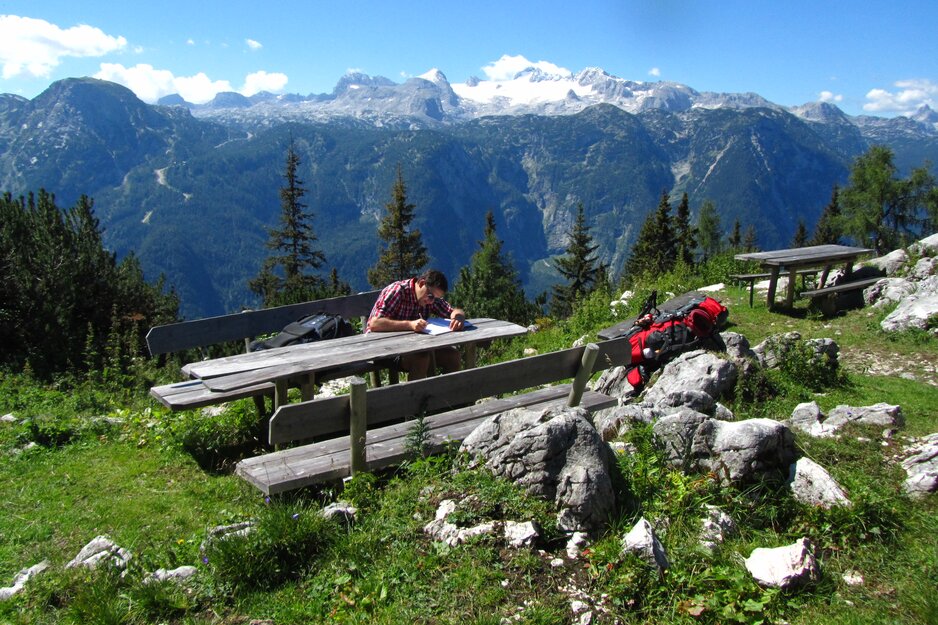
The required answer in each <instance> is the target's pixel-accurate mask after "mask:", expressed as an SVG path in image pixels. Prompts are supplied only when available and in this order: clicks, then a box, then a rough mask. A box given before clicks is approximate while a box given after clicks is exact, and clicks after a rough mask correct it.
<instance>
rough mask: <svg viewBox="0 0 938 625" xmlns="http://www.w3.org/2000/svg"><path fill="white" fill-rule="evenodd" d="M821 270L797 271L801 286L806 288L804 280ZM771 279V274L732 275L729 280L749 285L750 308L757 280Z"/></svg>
mask: <svg viewBox="0 0 938 625" xmlns="http://www.w3.org/2000/svg"><path fill="white" fill-rule="evenodd" d="M820 271H821V270H820V269H799V270H798V271H797V274H798V275H799V276H801V286H802V288H804V287H805V286H807V284H806V279H807V277H808V276H812V277H813V276H816V275H817V274H818V273H819V272H820ZM771 277H772V274H771V273H734V274H732V275H730V279H731V280H735V281H736V282H746V283H748V284H749V307H750V308H752V294H753V291H754V290H755V288H756V282H757V281H759V280H768V279H769V278H771Z"/></svg>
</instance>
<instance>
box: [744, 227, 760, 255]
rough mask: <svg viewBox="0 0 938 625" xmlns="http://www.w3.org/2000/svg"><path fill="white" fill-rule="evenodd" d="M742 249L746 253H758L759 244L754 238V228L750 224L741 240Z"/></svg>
mask: <svg viewBox="0 0 938 625" xmlns="http://www.w3.org/2000/svg"><path fill="white" fill-rule="evenodd" d="M743 249H744V250H746V251H747V252H757V251H759V243H758V241H757V237H756V227H755V226H753V225H752V224H749V226H748V227H747V228H746V236H745V238H744V239H743Z"/></svg>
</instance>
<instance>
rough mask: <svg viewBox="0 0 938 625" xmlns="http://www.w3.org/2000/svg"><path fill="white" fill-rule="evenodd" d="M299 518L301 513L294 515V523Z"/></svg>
mask: <svg viewBox="0 0 938 625" xmlns="http://www.w3.org/2000/svg"><path fill="white" fill-rule="evenodd" d="M298 518H300V513H299V512H297V513H296V514H294V515H293V520H294V521H296V520H297V519H298Z"/></svg>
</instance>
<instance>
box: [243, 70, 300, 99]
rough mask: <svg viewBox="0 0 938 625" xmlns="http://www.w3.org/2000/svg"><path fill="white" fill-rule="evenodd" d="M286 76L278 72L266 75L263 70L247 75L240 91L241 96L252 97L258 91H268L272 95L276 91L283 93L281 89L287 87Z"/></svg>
mask: <svg viewBox="0 0 938 625" xmlns="http://www.w3.org/2000/svg"><path fill="white" fill-rule="evenodd" d="M288 80H289V79H288V78H287V75H286V74H281V73H280V72H273V73H270V74H268V73H267V72H265V71H264V70H261V71H259V72H254V73H253V74H248V75H247V76H246V77H245V79H244V87H243V88H242V89H241V94H242V95H246V96H252V95H254V94H255V93H258V92H260V91H270V92H272V93H277V92H278V91H283V88H284V87H286V86H287V81H288Z"/></svg>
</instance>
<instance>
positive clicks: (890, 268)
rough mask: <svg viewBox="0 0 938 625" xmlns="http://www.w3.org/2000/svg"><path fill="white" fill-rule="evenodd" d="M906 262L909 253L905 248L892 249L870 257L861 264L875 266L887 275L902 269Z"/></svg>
mask: <svg viewBox="0 0 938 625" xmlns="http://www.w3.org/2000/svg"><path fill="white" fill-rule="evenodd" d="M907 262H909V255H908V253H906V251H905V250H893V251H892V252H889V253H888V254H886V255H885V256H880V257H879V258H873V259H870V260H868V261H866V262H864V263H863V265H865V266H872V267H876V268H877V269H879V270H881V271H882V272H884V273H885V274H886V275H887V276H892V275H894V274H895V273H896V272H897V271H899V270H900V269H902V267H904V266H905V264H906V263H907Z"/></svg>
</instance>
